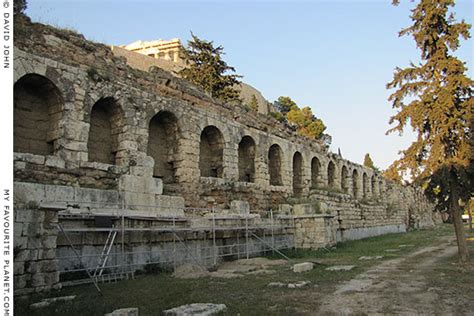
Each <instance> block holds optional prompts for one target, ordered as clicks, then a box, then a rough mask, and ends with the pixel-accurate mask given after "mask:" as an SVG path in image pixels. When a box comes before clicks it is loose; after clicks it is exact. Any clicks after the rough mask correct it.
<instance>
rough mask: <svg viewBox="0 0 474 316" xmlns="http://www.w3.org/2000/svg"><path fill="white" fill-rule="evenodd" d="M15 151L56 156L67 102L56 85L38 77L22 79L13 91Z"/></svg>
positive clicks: (35, 75) (30, 75) (33, 75)
mask: <svg viewBox="0 0 474 316" xmlns="http://www.w3.org/2000/svg"><path fill="white" fill-rule="evenodd" d="M13 97H14V105H13V108H14V114H13V125H14V128H13V151H14V152H23V153H31V154H36V155H53V154H54V153H55V151H56V150H57V148H56V147H57V146H56V144H55V141H56V140H57V137H58V135H59V133H58V131H59V121H60V119H61V116H62V110H63V105H64V100H63V97H62V95H61V92H60V91H59V89H58V88H57V87H56V85H55V84H54V83H53V82H51V81H50V80H49V79H48V78H46V77H44V76H40V75H37V74H27V75H24V76H23V77H21V78H20V79H19V80H18V81H17V82H16V83H15V85H14V87H13Z"/></svg>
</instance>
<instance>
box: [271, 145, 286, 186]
mask: <svg viewBox="0 0 474 316" xmlns="http://www.w3.org/2000/svg"><path fill="white" fill-rule="evenodd" d="M282 157H283V153H282V150H281V148H280V146H278V145H277V144H273V145H272V146H270V149H269V150H268V173H269V174H270V185H283V181H282V176H281V166H282Z"/></svg>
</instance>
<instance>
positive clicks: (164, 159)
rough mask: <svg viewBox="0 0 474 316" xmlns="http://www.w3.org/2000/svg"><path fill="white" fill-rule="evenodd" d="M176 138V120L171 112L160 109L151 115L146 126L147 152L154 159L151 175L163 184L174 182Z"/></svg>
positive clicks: (177, 138)
mask: <svg viewBox="0 0 474 316" xmlns="http://www.w3.org/2000/svg"><path fill="white" fill-rule="evenodd" d="M178 140H179V128H178V120H177V118H176V116H175V115H174V114H173V113H171V112H168V111H161V112H159V113H157V114H156V115H155V116H153V118H152V119H151V120H150V124H149V128H148V147H147V154H148V156H151V157H152V158H153V159H154V161H155V165H154V167H153V177H156V178H161V179H162V180H163V183H164V184H170V183H175V182H176V180H175V160H176V154H177V152H178Z"/></svg>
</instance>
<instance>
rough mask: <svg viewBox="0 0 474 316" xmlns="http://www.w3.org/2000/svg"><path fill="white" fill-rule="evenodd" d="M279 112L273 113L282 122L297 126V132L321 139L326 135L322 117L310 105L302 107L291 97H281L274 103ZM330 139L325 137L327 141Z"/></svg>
mask: <svg viewBox="0 0 474 316" xmlns="http://www.w3.org/2000/svg"><path fill="white" fill-rule="evenodd" d="M273 106H274V108H275V109H276V110H277V112H274V113H271V115H272V116H273V117H274V118H276V119H277V120H279V121H280V122H285V121H286V122H287V123H288V124H290V125H291V126H293V127H295V128H296V132H297V133H298V134H299V135H301V136H305V137H308V138H313V139H321V138H323V136H325V134H324V131H325V130H326V126H325V125H324V123H323V121H322V120H321V119H318V118H317V117H316V116H314V114H313V111H311V108H310V107H309V106H306V107H304V108H302V109H300V107H299V106H298V105H297V104H296V102H295V101H293V100H292V99H291V98H290V97H283V96H281V97H279V98H278V100H276V101H275V102H274V103H273ZM326 140H328V139H324V141H325V142H326Z"/></svg>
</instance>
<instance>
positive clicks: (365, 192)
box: [362, 172, 369, 198]
mask: <svg viewBox="0 0 474 316" xmlns="http://www.w3.org/2000/svg"><path fill="white" fill-rule="evenodd" d="M362 193H363V195H364V198H367V196H368V193H369V178H368V176H367V173H365V172H364V173H363V174H362Z"/></svg>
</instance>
